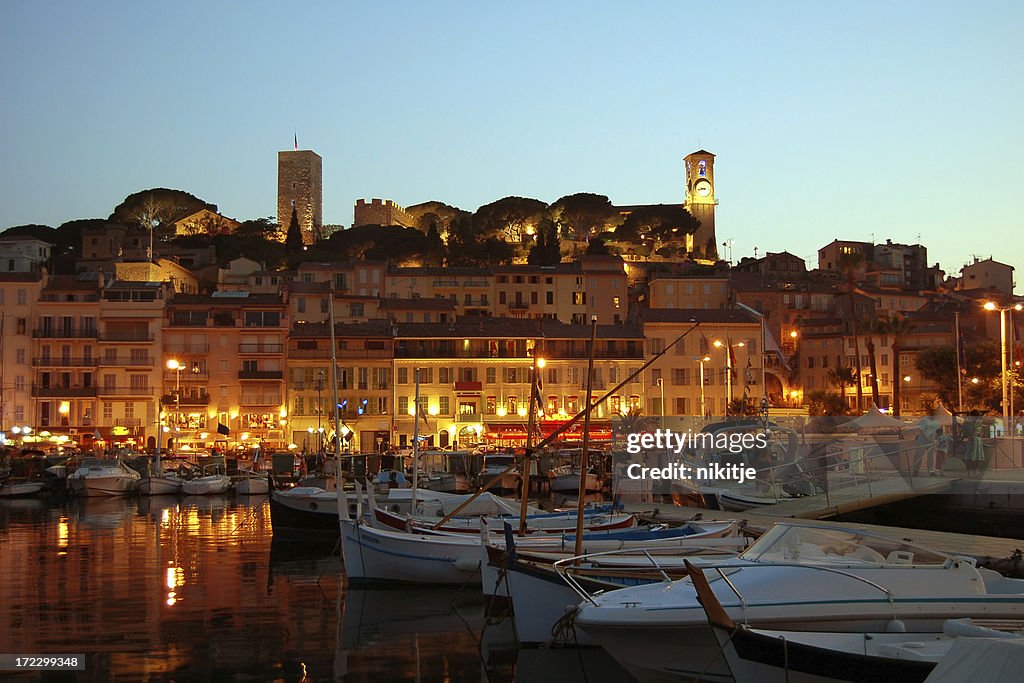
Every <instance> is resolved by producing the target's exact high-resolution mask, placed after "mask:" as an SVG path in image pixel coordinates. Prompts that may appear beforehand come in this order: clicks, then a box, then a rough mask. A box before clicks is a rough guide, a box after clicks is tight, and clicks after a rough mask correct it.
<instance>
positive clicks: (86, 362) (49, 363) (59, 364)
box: [32, 357, 96, 368]
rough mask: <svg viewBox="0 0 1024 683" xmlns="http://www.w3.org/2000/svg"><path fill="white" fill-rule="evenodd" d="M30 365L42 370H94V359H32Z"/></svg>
mask: <svg viewBox="0 0 1024 683" xmlns="http://www.w3.org/2000/svg"><path fill="white" fill-rule="evenodd" d="M32 365H34V366H36V367H44V368H94V367H96V359H95V358H52V357H43V358H33V359H32Z"/></svg>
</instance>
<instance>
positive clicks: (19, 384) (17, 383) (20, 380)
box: [14, 375, 25, 391]
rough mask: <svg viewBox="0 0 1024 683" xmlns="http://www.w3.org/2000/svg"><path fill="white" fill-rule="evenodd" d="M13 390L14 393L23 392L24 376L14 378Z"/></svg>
mask: <svg viewBox="0 0 1024 683" xmlns="http://www.w3.org/2000/svg"><path fill="white" fill-rule="evenodd" d="M14 390H15V391H25V376H24V375H18V376H17V377H15V378H14Z"/></svg>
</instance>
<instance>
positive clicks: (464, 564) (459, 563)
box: [452, 557, 480, 572]
mask: <svg viewBox="0 0 1024 683" xmlns="http://www.w3.org/2000/svg"><path fill="white" fill-rule="evenodd" d="M452 564H454V565H455V568H456V569H458V570H459V571H460V572H475V571H476V570H477V569H479V568H480V560H475V559H472V558H469V557H460V558H458V559H457V560H455V561H454V562H453V563H452Z"/></svg>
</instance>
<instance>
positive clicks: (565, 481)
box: [548, 465, 601, 493]
mask: <svg viewBox="0 0 1024 683" xmlns="http://www.w3.org/2000/svg"><path fill="white" fill-rule="evenodd" d="M585 483H586V490H587V491H600V490H601V478H600V477H598V476H597V474H595V473H594V472H587V477H586V482H585ZM548 486H549V487H550V488H551V490H552V491H554V492H557V493H578V492H579V490H580V468H579V467H578V466H575V465H561V466H559V467H553V468H551V469H550V470H548Z"/></svg>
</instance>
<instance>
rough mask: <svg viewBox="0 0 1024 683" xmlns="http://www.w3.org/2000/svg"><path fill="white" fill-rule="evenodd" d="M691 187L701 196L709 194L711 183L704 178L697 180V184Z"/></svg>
mask: <svg viewBox="0 0 1024 683" xmlns="http://www.w3.org/2000/svg"><path fill="white" fill-rule="evenodd" d="M693 189H694V190H696V192H697V194H699V195H700V196H701V197H707V196H708V195H709V194H711V183H709V182H708V181H706V180H698V181H697V184H696V185H694V186H693Z"/></svg>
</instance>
